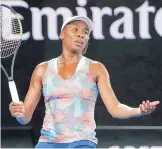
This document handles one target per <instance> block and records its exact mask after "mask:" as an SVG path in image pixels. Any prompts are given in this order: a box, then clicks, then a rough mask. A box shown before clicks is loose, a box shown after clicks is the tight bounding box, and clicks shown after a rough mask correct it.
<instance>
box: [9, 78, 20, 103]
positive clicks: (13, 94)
mask: <svg viewBox="0 0 162 149" xmlns="http://www.w3.org/2000/svg"><path fill="white" fill-rule="evenodd" d="M8 84H9V89H10V93H11V97H12V101H13V102H17V103H19V102H20V100H19V96H18V92H17V88H16V84H15V82H14V81H9V82H8Z"/></svg>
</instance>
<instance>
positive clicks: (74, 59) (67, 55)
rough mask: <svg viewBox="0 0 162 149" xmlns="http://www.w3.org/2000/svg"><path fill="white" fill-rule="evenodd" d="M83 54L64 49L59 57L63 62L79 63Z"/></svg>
mask: <svg viewBox="0 0 162 149" xmlns="http://www.w3.org/2000/svg"><path fill="white" fill-rule="evenodd" d="M81 57H82V54H74V53H71V52H70V51H65V50H63V52H62V54H61V55H60V57H59V62H63V63H67V64H68V63H78V62H79V60H80V59H81Z"/></svg>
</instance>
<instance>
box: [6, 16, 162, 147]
mask: <svg viewBox="0 0 162 149" xmlns="http://www.w3.org/2000/svg"><path fill="white" fill-rule="evenodd" d="M92 30H93V23H92V21H91V20H90V19H89V18H87V17H84V16H74V17H71V18H69V19H68V20H66V21H65V22H64V23H63V25H62V28H61V34H60V39H61V40H62V54H61V55H60V56H59V57H57V58H53V59H51V60H49V61H48V62H44V63H41V64H39V65H37V66H36V68H35V70H34V72H33V74H32V78H31V82H30V87H29V90H28V93H27V95H26V98H25V100H24V102H20V103H15V102H11V103H10V105H9V109H10V112H11V115H12V116H14V117H16V119H17V120H18V122H19V123H21V124H23V125H24V124H27V123H29V122H30V120H31V118H32V115H33V112H34V110H35V108H36V106H37V104H38V102H39V100H40V96H41V91H42V90H43V95H44V102H45V107H46V112H45V117H44V122H43V126H42V129H41V136H40V138H39V142H38V144H37V145H36V148H95V147H96V144H97V138H96V137H95V135H96V133H95V128H96V123H95V120H94V108H95V103H96V99H97V95H98V92H99V93H100V95H101V98H102V100H103V102H104V104H105V106H106V108H107V110H108V112H109V113H110V114H111V115H112V116H113V117H115V118H130V117H137V116H142V115H147V114H150V113H151V112H152V111H153V110H154V109H155V108H156V105H158V104H159V101H153V102H149V101H146V102H145V101H143V102H142V103H141V104H140V105H139V107H137V108H132V107H129V106H127V105H124V104H122V103H120V102H119V101H118V99H117V98H116V96H115V94H114V92H113V89H112V88H111V84H110V78H109V73H108V71H107V69H106V68H105V66H104V65H103V64H102V63H100V62H97V61H94V60H91V59H89V58H87V57H85V56H83V54H84V53H85V52H86V50H87V45H88V40H89V35H90V32H91V31H92Z"/></svg>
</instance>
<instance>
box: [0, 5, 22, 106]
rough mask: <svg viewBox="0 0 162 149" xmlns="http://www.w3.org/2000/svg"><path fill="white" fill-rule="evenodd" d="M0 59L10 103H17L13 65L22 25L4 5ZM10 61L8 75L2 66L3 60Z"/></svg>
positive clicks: (0, 9) (0, 14)
mask: <svg viewBox="0 0 162 149" xmlns="http://www.w3.org/2000/svg"><path fill="white" fill-rule="evenodd" d="M0 34H1V36H0V58H1V65H0V66H1V69H2V70H3V72H4V74H5V75H6V77H7V79H8V85H9V90H10V93H11V97H12V101H13V102H17V103H18V102H19V96H18V92H17V88H16V84H15V81H14V79H13V73H14V64H15V58H16V54H17V51H18V49H19V47H20V44H21V41H22V34H23V30H22V24H21V21H20V19H19V17H18V15H17V13H16V12H15V10H14V9H13V8H11V7H10V6H7V5H5V4H1V5H0ZM7 59H11V60H12V62H11V65H10V75H9V73H8V72H7V68H6V69H5V67H4V66H3V64H2V62H3V61H4V60H7Z"/></svg>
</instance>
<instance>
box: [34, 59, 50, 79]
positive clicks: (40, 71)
mask: <svg viewBox="0 0 162 149" xmlns="http://www.w3.org/2000/svg"><path fill="white" fill-rule="evenodd" d="M47 66H48V61H46V62H42V63H39V64H38V65H37V66H36V67H35V69H34V71H33V74H34V75H36V76H44V74H45V72H46V70H47Z"/></svg>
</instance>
